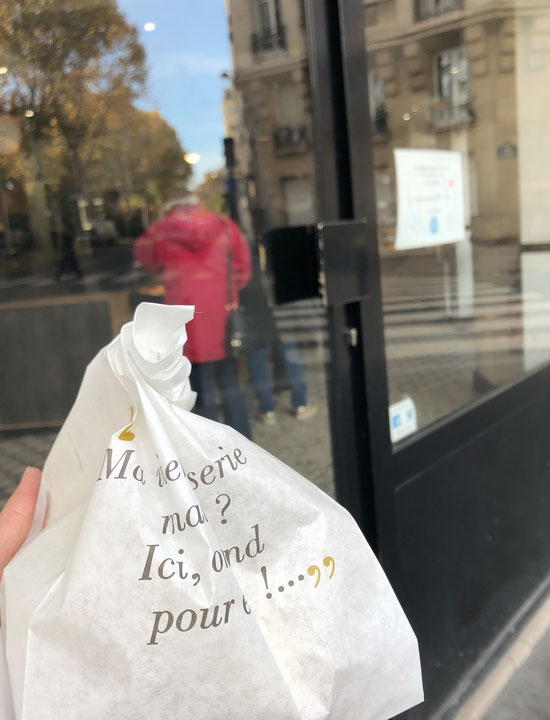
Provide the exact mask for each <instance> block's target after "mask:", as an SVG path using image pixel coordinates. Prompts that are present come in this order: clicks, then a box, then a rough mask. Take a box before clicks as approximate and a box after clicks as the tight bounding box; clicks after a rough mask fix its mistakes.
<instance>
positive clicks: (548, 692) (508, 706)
mask: <svg viewBox="0 0 550 720" xmlns="http://www.w3.org/2000/svg"><path fill="white" fill-rule="evenodd" d="M483 720H550V633H549V634H547V635H546V636H545V637H544V638H543V640H542V641H541V642H540V643H539V645H537V647H536V648H535V649H534V650H533V653H532V654H531V656H530V657H529V659H528V660H527V662H526V663H525V664H524V665H523V666H522V667H521V668H520V670H519V672H518V673H516V675H514V677H513V678H512V680H511V681H510V683H509V684H508V685H507V686H506V688H505V689H504V691H503V692H502V693H501V695H500V696H499V697H498V698H497V700H496V701H495V702H494V703H493V705H492V707H491V708H490V709H489V711H488V712H487V713H486V715H485V717H484V718H483Z"/></svg>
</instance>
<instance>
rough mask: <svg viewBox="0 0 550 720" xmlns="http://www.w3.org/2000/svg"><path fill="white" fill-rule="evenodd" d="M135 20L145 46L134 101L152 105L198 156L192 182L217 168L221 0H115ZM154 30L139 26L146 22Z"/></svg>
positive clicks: (225, 64)
mask: <svg viewBox="0 0 550 720" xmlns="http://www.w3.org/2000/svg"><path fill="white" fill-rule="evenodd" d="M118 5H119V7H120V9H121V10H122V12H124V13H125V15H126V17H127V18H128V20H129V21H130V22H132V23H134V24H135V25H137V27H138V29H139V34H140V40H141V42H142V44H143V46H144V47H145V50H146V52H147V66H148V69H149V79H148V92H147V95H146V96H145V98H143V99H141V100H140V101H139V106H140V107H142V108H144V109H153V108H156V109H157V110H158V111H159V113H160V114H161V115H162V116H163V117H164V119H165V120H166V121H167V122H168V123H170V125H172V127H173V128H174V129H175V130H176V132H177V133H178V135H179V138H180V140H181V143H182V145H183V147H184V148H185V150H186V151H187V152H197V153H199V154H200V156H201V160H200V162H199V163H198V164H197V165H195V168H194V176H193V182H194V183H196V182H197V181H200V179H201V177H202V176H203V175H204V173H205V172H209V171H211V170H215V169H218V168H219V167H221V166H222V165H223V164H224V159H223V118H222V112H221V102H222V95H223V88H224V87H225V86H226V85H227V81H224V80H222V79H221V77H220V75H221V73H222V72H223V71H224V70H228V71H231V50H230V45H229V36H228V32H229V31H228V28H227V18H226V14H225V3H224V2H223V0H199V2H197V1H196V0H118ZM150 21H151V22H154V23H155V25H156V30H154V31H153V32H145V31H144V29H143V26H144V24H145V23H146V22H150Z"/></svg>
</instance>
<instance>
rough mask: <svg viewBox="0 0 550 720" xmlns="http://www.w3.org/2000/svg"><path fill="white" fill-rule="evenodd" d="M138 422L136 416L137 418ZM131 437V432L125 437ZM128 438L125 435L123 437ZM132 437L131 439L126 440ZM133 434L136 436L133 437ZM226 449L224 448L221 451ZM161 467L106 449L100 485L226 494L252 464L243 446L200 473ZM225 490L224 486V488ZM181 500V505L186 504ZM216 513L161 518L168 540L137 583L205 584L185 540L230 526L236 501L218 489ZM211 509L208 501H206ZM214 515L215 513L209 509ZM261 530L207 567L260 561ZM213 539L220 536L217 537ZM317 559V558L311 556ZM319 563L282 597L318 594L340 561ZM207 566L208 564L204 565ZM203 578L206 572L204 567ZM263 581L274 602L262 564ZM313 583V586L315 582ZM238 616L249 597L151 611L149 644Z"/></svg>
mask: <svg viewBox="0 0 550 720" xmlns="http://www.w3.org/2000/svg"><path fill="white" fill-rule="evenodd" d="M132 420H133V415H132ZM127 430H128V429H125V430H124V431H123V433H121V436H120V437H119V439H121V440H126V441H130V440H132V439H133V437H132V438H130V437H129V434H128V433H127V432H126V431H127ZM124 433H126V434H124ZM122 435H124V437H122ZM127 435H128V437H127ZM132 436H134V434H133V433H132ZM218 449H219V450H221V451H223V448H222V447H219V448H218ZM156 458H157V461H158V462H157V463H156V467H155V468H154V469H149V468H147V467H146V466H145V465H144V464H141V463H140V462H138V458H137V456H136V451H135V450H134V449H130V448H129V449H125V450H120V449H114V448H107V450H106V452H105V456H104V458H103V463H102V466H101V470H100V473H99V477H98V482H100V481H107V480H109V481H116V480H123V481H136V482H138V483H139V484H141V485H146V484H147V483H155V484H156V485H157V486H158V487H159V488H163V487H167V486H169V485H170V484H172V483H176V482H185V481H187V482H188V483H189V484H190V485H191V488H192V490H193V491H197V490H199V489H202V488H208V487H210V486H212V485H214V483H218V487H219V482H220V481H224V480H225V483H223V490H228V491H229V492H231V482H230V481H231V478H232V477H234V476H235V474H236V473H238V472H239V471H240V470H241V468H242V467H243V466H244V465H246V464H247V462H248V460H247V458H246V457H245V456H244V453H243V452H242V450H241V449H239V448H234V449H233V450H231V451H230V452H224V454H222V455H220V457H218V458H216V459H215V460H212V461H211V462H208V463H206V465H204V467H202V468H200V469H198V470H189V469H187V470H186V469H184V467H183V465H182V463H181V462H180V461H179V460H178V459H177V458H175V459H170V460H167V461H166V460H162V461H161V459H160V458H159V455H158V454H157V455H156ZM220 489H221V487H220ZM182 497H183V495H181V496H180V501H179V502H180V503H181V502H182V500H181V498H182ZM213 501H214V503H215V510H216V515H215V517H214V516H211V518H210V519H209V518H208V517H207V515H206V512H205V511H204V508H203V507H202V506H201V504H200V502H198V498H196V502H194V503H193V504H189V505H188V506H187V507H178V508H177V509H176V510H174V512H171V513H169V514H167V515H162V516H161V517H160V518H159V535H160V536H161V537H162V538H163V539H162V540H161V542H158V543H150V544H148V545H146V546H145V548H144V559H143V565H142V567H141V568H140V574H139V575H138V576H137V579H138V580H139V581H140V582H160V581H169V582H182V583H187V584H188V587H196V586H197V585H199V584H200V583H201V580H203V578H202V577H201V573H200V572H198V569H197V568H195V567H192V566H191V565H190V564H189V563H188V562H187V560H186V557H185V550H186V548H185V540H186V538H188V537H189V533H191V532H193V530H196V528H200V527H201V526H203V525H206V524H209V525H210V524H211V523H215V524H218V525H219V526H223V527H228V526H229V525H230V517H231V513H230V509H231V506H232V502H233V500H232V497H231V496H230V495H229V494H228V492H218V491H216V494H215V499H214V497H213ZM206 504H207V505H208V502H207V503H206ZM209 513H210V511H209ZM261 535H262V533H261V528H260V525H259V523H255V524H254V525H251V526H250V530H249V531H248V535H247V537H246V538H245V539H244V540H241V541H240V542H238V543H228V544H227V546H226V547H225V546H224V547H219V548H215V549H212V548H211V550H210V556H209V563H208V566H207V572H208V574H210V573H214V574H218V573H222V572H224V571H227V570H229V569H230V568H234V567H236V566H238V565H240V564H241V563H246V562H248V561H250V560H254V559H255V558H258V556H260V555H261V554H262V553H263V552H264V550H265V543H264V542H263V540H262V537H261ZM213 537H216V535H215V534H214V535H213ZM169 538H170V539H171V541H172V544H171V545H172V547H173V550H172V551H170V552H167V551H166V548H167V547H170V546H169V545H168V539H169ZM312 560H315V558H312ZM319 565H320V563H319V564H311V565H307V564H306V565H302V566H301V567H303V568H304V569H303V571H300V569H298V572H297V574H296V575H295V576H294V577H292V578H290V579H288V580H286V581H285V582H284V583H283V584H280V583H279V584H277V585H276V586H274V587H277V590H278V593H283V592H284V591H285V588H286V589H287V591H288V590H294V591H296V590H298V588H302V591H303V589H304V588H305V587H306V586H309V587H310V588H311V589H313V590H315V589H316V588H318V587H319V585H320V584H321V582H323V583H326V582H328V581H329V580H331V579H332V577H333V575H334V571H335V567H336V565H335V560H334V558H333V557H331V556H330V555H327V556H325V557H324V558H323V559H322V565H323V567H324V568H326V570H323V571H322V570H321V568H320V567H319ZM202 567H203V568H204V565H203V566H202ZM203 575H204V569H203ZM258 580H259V582H260V581H261V580H263V583H264V586H265V590H266V593H265V597H266V598H267V599H268V600H271V599H272V598H273V597H274V595H273V592H271V588H270V585H269V581H268V570H267V567H266V566H265V565H262V566H261V568H260V572H259V573H258ZM312 580H313V582H312ZM236 612H241V613H242V612H244V613H245V614H246V615H250V614H251V610H250V608H249V606H248V604H247V601H246V599H245V597H244V595H243V596H242V597H241V599H240V600H238V602H237V600H236V599H235V598H231V599H229V600H225V601H223V602H219V603H216V604H214V605H211V606H209V607H206V608H184V609H182V610H179V611H173V610H164V609H163V610H154V611H153V612H152V615H153V620H152V627H151V629H150V631H149V633H148V636H149V640H148V642H147V645H158V644H159V642H160V640H161V636H163V635H166V634H167V633H169V632H171V631H172V632H174V631H176V632H181V633H187V632H190V631H197V630H208V629H210V628H215V627H219V626H220V625H226V624H227V623H229V622H230V620H231V618H232V617H233V616H234V614H235V613H236Z"/></svg>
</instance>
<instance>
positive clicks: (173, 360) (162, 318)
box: [108, 303, 196, 410]
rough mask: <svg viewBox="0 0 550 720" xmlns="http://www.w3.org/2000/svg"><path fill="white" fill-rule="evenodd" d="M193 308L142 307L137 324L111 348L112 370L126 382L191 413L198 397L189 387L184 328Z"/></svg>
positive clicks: (169, 306) (135, 318)
mask: <svg viewBox="0 0 550 720" xmlns="http://www.w3.org/2000/svg"><path fill="white" fill-rule="evenodd" d="M194 312H195V308H194V306H193V305H160V304H158V303H141V304H140V305H138V307H137V310H136V312H135V315H134V322H133V323H128V324H127V325H125V326H124V327H123V328H122V330H121V332H120V335H119V337H118V338H116V339H115V340H114V341H113V343H111V345H110V346H109V348H108V356H109V361H110V363H111V367H112V368H113V370H114V371H115V373H117V375H119V377H120V379H121V381H122V382H123V384H126V383H125V382H124V379H125V378H131V379H133V380H134V381H135V382H137V383H139V382H140V381H141V382H145V383H146V384H147V385H148V386H150V387H151V388H153V389H154V390H156V391H157V392H159V393H160V394H161V395H163V396H164V397H165V398H167V399H168V400H169V401H170V402H172V403H174V404H176V405H178V406H180V407H183V408H185V409H186V410H191V409H192V407H193V405H194V404H195V398H196V393H194V392H192V390H191V387H190V384H189V375H190V372H191V363H190V362H189V360H188V359H187V358H186V357H184V356H183V347H184V345H185V342H186V340H187V333H186V332H185V324H186V323H187V322H189V321H190V320H192V319H193V315H194Z"/></svg>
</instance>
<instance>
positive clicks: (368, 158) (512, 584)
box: [305, 0, 550, 719]
mask: <svg viewBox="0 0 550 720" xmlns="http://www.w3.org/2000/svg"><path fill="white" fill-rule="evenodd" d="M305 10H306V27H307V33H308V46H309V58H310V75H311V87H312V107H313V122H314V135H315V157H316V165H317V181H318V189H317V192H318V200H319V216H320V217H321V218H323V219H325V220H327V221H332V222H328V223H326V222H325V223H321V224H320V227H319V233H320V242H321V244H322V245H325V247H324V248H322V251H325V252H326V245H327V244H330V248H331V250H332V251H333V253H332V256H331V257H332V263H330V262H329V263H325V267H324V272H325V274H326V276H327V277H326V281H325V282H326V284H327V285H332V287H334V288H337V290H336V292H335V293H332V295H331V292H327V293H326V300H327V303H326V304H327V314H328V321H329V330H330V354H331V378H330V387H329V405H330V413H331V430H332V442H333V454H334V468H335V477H336V486H337V494H338V499H339V500H340V502H341V503H342V504H343V505H345V506H346V507H347V508H348V509H349V510H350V512H351V513H352V514H353V515H354V517H355V518H356V520H357V522H358V523H359V525H360V527H361V528H362V530H363V532H364V533H365V535H366V537H367V539H368V540H369V542H370V544H371V546H372V547H373V549H374V550H375V551H376V552H377V554H378V557H379V559H380V561H381V562H382V564H383V566H384V569H385V570H386V572H387V574H388V576H389V578H390V580H391V582H392V583H393V585H394V587H395V588H396V591H397V594H398V596H399V599H400V600H401V602H402V604H403V605H404V607H405V610H406V611H407V613H408V614H409V618H410V620H411V622H412V624H413V627H414V629H415V631H416V632H417V635H418V638H419V642H420V648H421V656H422V658H423V667H424V680H425V685H426V703H425V704H424V705H423V706H421V707H419V708H417V709H416V710H413V711H411V712H409V713H408V714H407V717H410V718H423V719H424V718H428V717H429V718H444V717H447V716H449V713H452V711H453V706H454V704H455V703H456V701H457V698H458V697H459V695H460V693H461V692H463V691H464V690H465V688H467V687H468V683H469V682H470V681H471V680H472V679H473V678H474V676H475V675H476V673H479V671H480V668H481V667H482V666H483V664H484V663H486V662H487V660H488V658H489V657H490V655H491V653H494V652H496V651H497V649H498V647H499V646H500V644H501V643H502V641H503V639H504V638H505V637H506V636H507V634H508V633H509V632H510V631H511V630H510V629H511V628H513V627H514V626H516V625H517V623H518V620H519V619H520V618H521V617H522V616H524V615H525V614H526V613H527V611H528V609H529V608H530V607H531V606H532V604H533V603H534V602H535V601H536V599H537V597H540V595H541V593H542V592H544V591H545V589H547V588H548V587H549V585H550V575H549V568H550V523H548V521H547V519H546V522H545V521H544V518H548V517H550V492H549V490H548V488H549V484H548V481H547V480H545V478H546V477H547V476H550V472H549V470H548V468H550V443H548V442H547V441H546V430H545V428H546V423H544V424H543V426H542V427H543V429H542V431H541V429H540V426H541V423H542V422H543V420H542V419H544V418H547V417H550V364H549V365H546V366H544V367H541V368H540V369H537V370H535V371H533V372H531V373H529V374H527V375H524V376H522V377H521V378H520V379H518V380H517V381H515V382H512V383H510V384H509V385H507V386H505V387H501V388H498V389H497V390H495V391H493V392H492V393H490V394H488V395H486V396H485V397H484V398H482V399H481V400H480V401H478V402H476V403H474V404H472V405H469V406H467V407H465V408H463V409H462V410H460V411H458V412H456V413H454V414H453V415H451V416H450V417H448V418H444V419H443V420H441V421H440V422H437V423H435V424H434V425H432V426H430V427H429V428H427V429H425V430H423V431H421V432H419V433H417V434H416V435H414V436H412V437H411V438H408V439H406V440H404V441H402V442H400V443H399V444H397V445H395V446H392V443H391V439H390V430H389V417H388V386H387V370H386V358H385V343H384V328H383V314H382V299H381V278H380V260H379V252H378V243H377V232H376V206H375V197H374V180H373V177H374V176H373V163H372V143H371V137H370V126H371V123H370V113H369V102H368V83H367V54H366V47H365V35H364V16H363V3H362V2H361V0H305ZM335 221H336V222H335ZM338 221H339V222H338ZM339 231H340V232H339ZM354 232H355V233H362V237H363V242H364V248H365V255H366V262H367V264H368V268H369V272H368V283H367V284H368V287H367V290H366V292H364V293H360V294H357V293H355V294H354V293H353V292H351V293H350V294H349V296H346V292H345V286H346V283H345V282H344V283H343V282H342V268H343V267H345V266H346V256H345V254H346V251H347V250H348V248H349V247H354V241H353V239H352V240H351V244H348V241H349V239H350V238H351V236H353V234H354ZM346 238H348V239H347V240H346ZM339 242H340V245H341V256H339V255H338V251H337V248H338V244H339ZM335 265H336V266H338V265H339V266H340V267H336V268H335ZM348 271H349V277H350V279H353V277H354V274H355V273H356V272H357V268H356V267H353V266H351V265H350V264H349V263H348ZM349 286H350V287H353V286H354V283H353V282H350V283H349ZM338 288H339V290H338ZM351 330H353V331H354V333H356V334H357V337H356V339H357V342H350V331H351ZM453 503H458V504H457V507H458V508H460V513H459V512H458V511H455V509H454V505H453ZM518 506H519V507H521V509H522V513H518V512H517V508H518ZM497 516H498V517H497ZM495 519H497V520H498V521H499V523H501V526H500V529H499V528H498V527H493V521H494V520H495ZM510 536H511V537H510ZM453 563H454V564H455V566H456V569H455V567H453Z"/></svg>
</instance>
